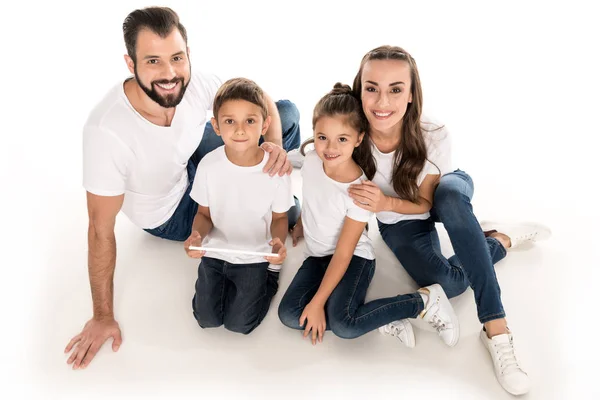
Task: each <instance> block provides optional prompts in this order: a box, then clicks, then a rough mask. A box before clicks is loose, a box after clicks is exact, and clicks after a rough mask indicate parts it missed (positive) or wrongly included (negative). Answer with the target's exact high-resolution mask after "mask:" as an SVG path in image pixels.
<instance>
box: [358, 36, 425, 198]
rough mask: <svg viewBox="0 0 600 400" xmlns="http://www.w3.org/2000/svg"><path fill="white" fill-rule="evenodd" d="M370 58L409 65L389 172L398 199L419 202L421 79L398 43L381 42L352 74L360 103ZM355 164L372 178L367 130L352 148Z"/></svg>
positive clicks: (422, 162) (422, 160)
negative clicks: (406, 99) (407, 86)
mask: <svg viewBox="0 0 600 400" xmlns="http://www.w3.org/2000/svg"><path fill="white" fill-rule="evenodd" d="M371 60H399V61H405V62H406V63H408V65H409V67H410V92H411V95H412V102H411V103H408V106H407V108H406V113H405V114H404V117H402V128H401V130H400V144H399V145H398V148H397V149H396V152H395V161H394V171H393V174H392V186H393V187H394V191H395V192H396V193H397V194H398V196H399V197H400V198H402V199H406V200H409V201H411V202H413V203H417V204H418V203H419V202H420V199H419V187H418V186H417V178H418V176H419V174H420V173H421V171H422V170H423V166H424V165H425V160H427V147H426V145H425V139H424V138H423V128H422V126H421V111H422V109H423V93H422V91H421V80H420V78H419V71H418V70H417V64H416V63H415V60H414V59H413V58H412V56H411V55H410V54H408V52H406V51H405V50H404V49H402V48H401V47H396V46H381V47H378V48H376V49H373V50H371V51H369V52H368V53H367V54H365V56H364V57H363V59H362V62H361V63H360V69H359V70H358V73H357V74H356V77H355V78H354V85H353V88H352V90H353V93H354V96H356V98H357V99H359V100H360V101H361V107H362V97H361V95H362V81H361V79H362V73H363V68H364V66H365V64H366V63H367V62H368V61H371ZM355 159H356V162H357V164H358V165H359V166H360V167H361V168H362V169H363V171H364V172H365V175H366V176H367V178H368V179H369V180H371V179H373V177H374V176H375V172H376V170H377V166H376V165H375V158H374V157H373V152H372V149H371V140H370V135H369V131H368V130H367V133H366V134H365V140H363V141H362V143H361V144H360V146H359V147H358V148H357V150H356V152H355Z"/></svg>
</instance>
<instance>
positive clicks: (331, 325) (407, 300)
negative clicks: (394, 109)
mask: <svg viewBox="0 0 600 400" xmlns="http://www.w3.org/2000/svg"><path fill="white" fill-rule="evenodd" d="M366 128H367V125H366V120H365V117H364V114H363V113H362V110H361V108H360V103H359V101H358V100H357V99H356V98H354V97H353V96H352V91H351V88H350V87H349V86H347V85H342V84H340V83H337V84H336V85H335V86H334V88H333V90H332V91H331V92H330V93H329V94H327V95H326V96H325V97H323V98H322V99H321V100H320V101H319V103H318V104H317V105H316V107H315V110H314V114H313V130H314V139H313V140H314V145H315V150H314V151H312V152H310V153H308V154H307V155H306V157H305V160H304V164H303V167H302V179H303V190H302V194H303V204H302V213H301V217H300V219H298V223H297V225H296V226H295V227H294V229H293V231H292V237H293V242H294V245H296V242H297V240H298V238H300V237H302V236H304V237H305V242H306V248H305V256H306V259H305V260H304V263H303V264H302V267H300V269H299V270H298V272H297V273H296V276H295V277H294V279H293V281H292V283H291V284H290V286H289V288H288V289H287V291H286V293H285V295H284V296H283V299H282V300H281V303H280V305H279V318H280V319H281V322H283V324H285V325H286V326H288V327H290V328H293V329H303V330H304V337H306V336H308V335H309V334H311V335H312V343H313V344H316V342H317V340H318V341H320V342H321V341H322V340H323V334H324V332H325V330H327V329H331V331H332V332H333V333H334V334H335V335H337V336H339V337H342V338H355V337H358V336H361V335H364V334H365V333H367V332H370V331H372V330H374V329H377V328H380V327H382V329H381V331H382V332H383V333H388V334H390V335H392V336H395V337H397V338H398V339H400V340H401V342H402V343H404V344H405V345H406V346H408V347H413V346H414V342H415V339H414V334H413V330H412V327H411V324H410V323H409V322H408V321H407V320H406V318H417V316H419V317H421V318H424V319H425V320H427V321H428V322H429V323H431V325H433V326H434V327H435V328H436V329H437V331H438V333H439V335H440V337H441V338H442V340H443V341H444V342H445V343H446V344H447V345H449V346H454V345H456V343H457V341H458V338H459V326H458V319H457V317H456V314H455V313H454V310H453V309H452V306H451V305H450V302H449V301H448V299H447V297H446V294H445V293H444V291H443V289H442V288H441V286H440V285H437V284H433V285H429V286H427V287H424V288H422V289H419V291H418V292H416V293H411V294H405V295H398V296H395V297H390V298H384V299H378V300H374V301H371V302H369V303H365V302H364V301H365V296H366V294H367V289H368V287H369V284H370V282H371V278H372V277H373V273H374V272H375V254H374V251H373V246H372V244H371V241H370V240H369V237H368V236H367V232H366V229H365V227H366V224H367V222H368V221H369V219H370V218H371V217H372V215H373V213H372V212H370V211H365V210H362V209H361V208H360V207H358V206H356V205H355V204H354V203H353V202H352V200H351V199H350V197H349V196H348V187H349V186H350V184H352V183H359V182H360V181H361V179H365V175H364V174H363V172H362V170H361V169H360V167H359V166H358V165H357V163H356V162H355V161H354V159H353V155H354V153H355V149H356V148H357V147H358V146H359V145H360V144H361V142H362V140H363V137H364V132H365V130H366Z"/></svg>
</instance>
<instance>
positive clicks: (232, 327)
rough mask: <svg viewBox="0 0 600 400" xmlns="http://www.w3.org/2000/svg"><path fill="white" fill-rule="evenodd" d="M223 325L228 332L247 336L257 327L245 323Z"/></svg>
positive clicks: (237, 322) (236, 322) (226, 323)
mask: <svg viewBox="0 0 600 400" xmlns="http://www.w3.org/2000/svg"><path fill="white" fill-rule="evenodd" d="M223 325H224V326H225V329H227V330H228V331H231V332H235V333H241V334H242V335H247V334H249V333H250V332H252V331H253V330H254V328H256V327H257V326H258V324H249V323H246V322H245V321H235V322H225V323H224V324H223Z"/></svg>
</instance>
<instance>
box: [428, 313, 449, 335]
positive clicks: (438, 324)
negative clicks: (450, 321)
mask: <svg viewBox="0 0 600 400" xmlns="http://www.w3.org/2000/svg"><path fill="white" fill-rule="evenodd" d="M427 322H429V325H431V326H433V327H434V328H435V330H436V331H437V332H438V333H441V332H442V331H443V330H444V329H446V323H445V322H444V321H443V320H442V319H441V318H440V317H439V316H438V315H437V314H433V316H432V317H431V319H430V320H429V321H427Z"/></svg>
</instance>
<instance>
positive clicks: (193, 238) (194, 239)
mask: <svg viewBox="0 0 600 400" xmlns="http://www.w3.org/2000/svg"><path fill="white" fill-rule="evenodd" d="M190 246H195V247H200V246H202V236H200V234H199V233H198V231H193V232H192V234H191V235H190V237H189V238H187V240H186V241H185V243H184V244H183V247H184V248H185V252H186V253H187V255H188V256H189V257H191V258H202V256H204V255H205V254H206V251H200V250H190Z"/></svg>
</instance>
